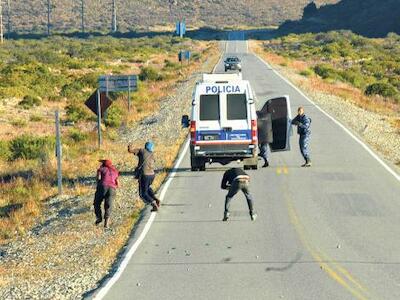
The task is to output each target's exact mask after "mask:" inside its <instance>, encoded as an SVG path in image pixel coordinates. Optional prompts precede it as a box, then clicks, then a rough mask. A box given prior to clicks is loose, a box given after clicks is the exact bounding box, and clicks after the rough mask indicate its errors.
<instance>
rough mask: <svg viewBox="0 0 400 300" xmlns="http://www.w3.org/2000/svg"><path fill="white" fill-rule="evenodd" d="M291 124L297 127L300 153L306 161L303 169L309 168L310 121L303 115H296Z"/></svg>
mask: <svg viewBox="0 0 400 300" xmlns="http://www.w3.org/2000/svg"><path fill="white" fill-rule="evenodd" d="M292 124H293V125H297V133H298V135H299V146H300V152H301V155H302V156H303V157H304V159H305V161H306V163H305V164H304V165H303V167H306V166H311V158H310V137H311V129H310V127H311V119H310V118H309V117H307V116H306V115H305V114H303V115H297V116H296V118H294V119H293V120H292Z"/></svg>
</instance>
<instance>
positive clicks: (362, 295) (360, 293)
mask: <svg viewBox="0 0 400 300" xmlns="http://www.w3.org/2000/svg"><path fill="white" fill-rule="evenodd" d="M284 197H285V200H286V205H287V208H288V211H289V218H290V221H291V222H292V224H293V225H294V227H295V229H296V231H297V233H298V235H299V237H300V240H301V242H302V243H303V245H304V246H305V248H306V249H307V251H308V252H309V253H310V254H311V256H312V257H313V258H314V260H315V261H316V262H317V263H318V264H319V265H320V267H321V269H322V270H323V271H325V272H326V273H327V274H328V275H329V277H331V278H332V279H334V280H335V281H336V282H337V283H339V284H340V285H341V286H343V287H344V288H345V289H347V290H348V291H349V292H350V293H351V294H352V295H353V296H354V297H356V298H357V299H359V300H366V299H368V298H367V295H368V292H367V290H366V289H365V288H364V287H363V286H362V285H361V284H360V283H359V282H357V280H355V279H354V277H353V276H351V275H350V273H349V272H348V271H347V270H346V269H344V268H343V267H341V266H339V265H338V264H337V263H335V262H332V260H331V259H329V257H328V256H327V255H323V254H322V252H321V251H319V252H318V251H317V250H316V249H314V248H313V247H312V246H311V243H310V242H309V241H308V239H307V234H306V231H305V229H304V227H303V225H302V224H301V222H300V220H299V218H298V216H297V213H296V211H295V209H294V207H293V204H292V202H291V201H290V197H289V195H288V193H287V191H286V190H285V191H284ZM330 264H331V265H330ZM335 269H336V270H335ZM340 273H341V274H340ZM343 276H344V277H343ZM346 278H347V280H346Z"/></svg>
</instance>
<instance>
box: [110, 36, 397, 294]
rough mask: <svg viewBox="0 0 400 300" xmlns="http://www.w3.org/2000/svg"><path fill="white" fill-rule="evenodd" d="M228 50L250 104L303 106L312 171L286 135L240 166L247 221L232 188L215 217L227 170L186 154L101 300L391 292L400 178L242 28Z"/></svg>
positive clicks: (240, 199) (394, 282) (394, 288)
mask: <svg viewBox="0 0 400 300" xmlns="http://www.w3.org/2000/svg"><path fill="white" fill-rule="evenodd" d="M229 53H235V54H236V55H238V56H240V57H241V58H242V60H243V77H244V78H245V79H248V80H250V82H251V85H252V87H253V89H254V90H255V92H256V94H257V98H258V103H257V105H258V106H259V107H260V106H261V105H262V104H263V102H264V101H265V100H267V98H272V97H274V96H280V95H283V94H286V95H289V96H290V99H291V105H292V114H293V115H294V114H295V113H296V108H297V107H298V106H300V105H303V106H304V107H305V110H306V113H307V114H308V115H310V116H311V118H312V140H311V141H312V142H311V148H312V159H313V163H314V165H313V167H312V168H301V167H300V164H302V163H303V161H302V158H301V156H300V153H299V151H298V144H297V136H296V135H294V136H293V137H292V140H291V143H292V151H290V152H283V153H274V154H272V156H271V166H270V167H269V168H266V169H259V170H257V171H250V172H249V173H250V175H251V177H252V181H251V186H252V194H253V197H254V199H255V208H256V210H257V213H258V219H257V220H256V221H255V222H251V221H250V218H249V215H248V211H247V207H246V201H245V200H244V197H243V195H238V196H237V197H236V198H235V199H234V200H233V201H232V211H233V212H232V216H231V220H230V221H229V222H222V221H221V219H222V216H223V205H224V197H225V193H226V192H225V191H222V190H220V189H219V185H220V180H221V177H222V174H223V171H224V169H226V167H225V168H223V167H221V166H219V165H215V166H214V165H212V166H211V167H209V168H208V170H207V171H206V172H191V171H190V162H189V155H188V153H186V155H185V157H184V159H183V162H182V164H181V165H180V168H179V170H178V174H177V175H176V177H175V179H174V180H173V181H172V183H171V185H170V187H169V189H168V191H167V194H166V197H165V200H164V204H163V206H162V209H161V212H159V213H158V215H157V216H156V219H155V221H154V222H153V224H152V227H151V229H150V230H149V232H148V234H147V236H146V237H145V239H144V241H143V242H142V243H141V245H140V246H139V248H138V249H137V251H136V253H135V255H134V256H133V257H132V259H131V260H130V261H129V263H128V265H127V267H126V269H125V271H124V272H123V273H122V276H121V277H120V278H119V280H118V281H117V282H116V283H115V284H114V285H113V287H112V288H111V289H110V290H109V291H108V293H107V296H106V297H105V299H113V300H115V299H400V272H399V269H400V204H399V201H400V196H399V195H400V184H399V181H398V180H397V179H396V178H395V177H394V176H393V175H391V174H390V173H389V172H388V171H387V170H386V169H384V168H383V167H382V165H381V164H379V163H378V161H377V160H376V159H374V158H373V157H372V156H371V155H370V154H369V153H368V152H367V151H366V150H365V149H364V148H363V147H362V146H361V145H360V144H358V143H357V142H356V141H355V140H354V139H353V138H352V137H350V135H349V134H347V133H346V132H345V131H344V130H343V129H342V128H340V127H339V126H338V125H337V124H335V123H334V122H333V121H332V120H330V119H329V118H328V117H327V116H326V115H324V114H323V113H321V112H320V111H319V110H318V109H316V108H315V107H314V106H313V105H312V104H310V102H308V101H307V99H305V98H304V97H303V96H302V95H301V94H300V93H299V92H297V91H296V90H295V89H294V88H293V87H291V86H290V85H289V84H288V83H286V82H285V81H284V80H282V79H281V78H280V77H279V76H277V75H276V74H275V73H274V72H273V71H272V70H271V69H270V68H269V67H268V66H267V65H265V64H264V63H263V62H262V61H261V60H260V59H259V58H257V57H256V56H254V55H253V54H251V53H248V49H247V43H246V42H245V41H243V34H242V33H232V34H231V35H230V41H229V42H228V43H227V45H226V55H228V54H229ZM217 71H223V65H222V64H220V65H219V66H218V68H217ZM232 165H236V163H233V164H231V165H230V166H232ZM260 165H261V161H260Z"/></svg>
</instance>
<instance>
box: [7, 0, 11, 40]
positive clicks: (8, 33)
mask: <svg viewBox="0 0 400 300" xmlns="http://www.w3.org/2000/svg"><path fill="white" fill-rule="evenodd" d="M10 35H11V5H10V0H7V38H10Z"/></svg>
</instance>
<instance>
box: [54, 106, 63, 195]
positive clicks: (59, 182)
mask: <svg viewBox="0 0 400 300" xmlns="http://www.w3.org/2000/svg"><path fill="white" fill-rule="evenodd" d="M55 117H56V157H57V186H58V194H59V195H61V194H62V169H61V158H62V147H61V132H60V113H59V111H58V110H56V115H55Z"/></svg>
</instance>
